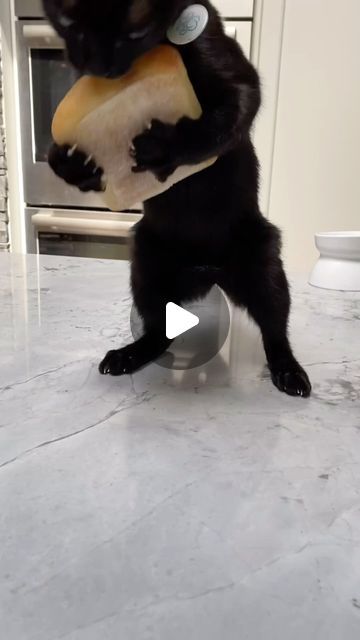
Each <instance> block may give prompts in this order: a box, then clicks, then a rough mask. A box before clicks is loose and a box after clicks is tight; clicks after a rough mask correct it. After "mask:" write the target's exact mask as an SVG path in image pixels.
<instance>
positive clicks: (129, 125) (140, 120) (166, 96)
mask: <svg viewBox="0 0 360 640" xmlns="http://www.w3.org/2000/svg"><path fill="white" fill-rule="evenodd" d="M183 116H188V117H190V118H193V119H197V118H199V117H200V116H201V106H200V103H199V101H198V99H197V97H196V95H195V92H194V89H193V87H192V84H191V82H190V79H189V76H188V74H187V71H186V68H185V66H184V64H183V62H182V59H181V56H180V54H179V53H178V52H177V50H176V49H174V48H173V47H170V46H168V45H161V46H159V47H157V48H156V49H154V50H152V51H151V52H150V53H147V54H145V55H143V56H142V57H141V58H139V59H138V60H137V61H136V62H135V64H134V65H133V67H132V68H131V70H130V71H129V72H128V73H127V74H125V75H124V76H122V77H120V78H116V79H106V78H97V77H90V76H84V77H82V78H81V79H80V80H79V81H78V82H77V83H76V84H75V85H74V86H73V87H72V89H71V90H70V92H69V93H68V94H67V95H66V96H65V98H64V100H63V101H62V102H61V104H60V105H59V107H58V109H57V111H56V113H55V116H54V120H53V126H52V134H53V138H54V140H55V142H56V143H57V144H59V145H63V144H68V145H70V146H73V145H75V144H77V145H78V147H79V149H80V150H81V151H84V152H85V153H87V154H89V155H92V156H93V158H94V161H95V162H96V164H97V165H98V166H100V167H102V168H103V170H104V181H105V191H104V200H105V204H106V206H108V207H109V208H110V209H113V210H115V211H119V210H122V209H129V208H131V207H132V206H133V205H134V204H135V203H137V202H143V201H145V200H148V199H149V198H151V197H153V196H155V195H158V194H159V193H162V192H163V191H166V190H167V189H169V188H170V187H171V186H172V185H173V184H175V183H176V182H179V181H180V180H183V179H184V178H186V177H188V176H190V175H192V174H193V173H196V172H198V171H201V170H202V169H204V168H206V167H208V166H210V165H211V164H212V163H213V162H214V160H211V161H207V162H204V163H202V164H199V165H196V166H182V167H179V168H178V169H177V170H176V171H175V173H174V174H173V175H172V176H171V177H170V178H169V179H168V180H167V181H166V182H165V183H161V182H159V180H158V179H157V178H156V177H155V176H154V174H153V173H151V172H149V171H146V172H145V173H133V172H132V170H131V168H132V166H133V165H134V159H133V158H132V157H131V156H130V152H129V150H130V147H131V144H132V140H133V139H134V138H135V137H136V136H137V135H138V134H140V133H143V131H144V130H145V129H146V127H147V126H148V125H149V123H150V122H151V120H152V119H154V118H155V119H158V120H161V121H163V122H165V123H170V124H175V123H176V122H177V121H178V120H179V119H180V118H182V117H183Z"/></svg>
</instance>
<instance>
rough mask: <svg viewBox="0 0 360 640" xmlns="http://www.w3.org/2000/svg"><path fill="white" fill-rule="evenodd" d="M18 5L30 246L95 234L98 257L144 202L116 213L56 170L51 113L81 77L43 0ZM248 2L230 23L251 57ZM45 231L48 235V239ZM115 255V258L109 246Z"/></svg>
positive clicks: (125, 231) (125, 232)
mask: <svg viewBox="0 0 360 640" xmlns="http://www.w3.org/2000/svg"><path fill="white" fill-rule="evenodd" d="M0 1H1V0H0ZM237 1H238V0H236V2H237ZM234 2H235V0H234ZM14 3H15V4H14V6H15V14H16V38H17V62H18V64H17V67H18V80H19V103H20V111H21V147H22V165H23V177H24V199H25V216H26V224H25V228H26V242H27V250H28V251H29V252H35V251H38V250H40V251H42V250H45V247H46V250H47V251H51V247H53V248H54V251H55V250H56V251H59V250H60V247H61V246H62V247H63V250H64V251H65V247H68V248H69V247H71V251H74V252H75V251H77V250H78V251H80V244H81V243H84V242H86V238H88V239H89V237H90V236H91V242H90V241H89V245H90V244H91V247H90V246H89V252H90V254H91V255H93V256H94V257H96V256H97V255H98V252H97V249H98V247H99V243H100V244H101V246H102V250H101V257H103V251H104V250H105V249H104V247H105V245H106V242H105V243H104V238H105V239H106V238H107V237H108V238H109V243H108V246H109V247H110V245H112V246H113V245H114V238H115V237H117V238H118V239H119V243H121V242H122V243H124V245H125V246H126V243H127V237H128V236H129V234H130V232H131V229H132V227H133V225H134V223H135V222H136V221H137V220H139V219H140V217H141V206H139V207H138V208H136V209H135V210H134V211H132V212H119V213H116V214H113V213H111V212H109V211H107V210H106V209H104V206H103V202H102V200H101V199H100V197H99V196H98V195H96V194H87V195H84V194H82V193H81V192H80V191H78V190H77V189H75V188H72V187H69V186H67V185H66V184H65V183H64V182H63V181H62V180H60V179H58V178H57V177H56V176H55V175H54V174H53V173H52V172H51V170H50V168H49V167H48V165H47V162H46V156H47V151H48V149H49V147H50V144H51V133H50V131H51V121H52V117H53V114H54V111H55V109H56V107H57V105H58V103H59V102H60V100H61V99H62V98H63V96H64V95H65V94H66V93H67V91H68V90H69V88H70V87H71V86H72V84H73V83H74V81H75V80H76V73H75V71H74V70H73V69H72V68H71V67H70V66H69V64H68V63H67V61H66V55H65V51H64V44H63V41H62V40H61V39H60V38H59V37H58V36H57V34H56V32H55V31H54V30H53V29H52V27H51V26H50V25H49V23H48V22H47V20H46V19H45V15H44V14H43V10H42V3H41V1H40V0H14ZM217 4H219V5H220V2H218V3H217ZM243 4H244V18H245V17H246V19H240V15H239V19H236V20H234V19H231V20H229V21H226V22H225V26H226V29H227V31H228V33H229V35H231V36H232V37H234V38H236V39H237V40H238V41H239V42H240V44H241V45H242V47H243V50H244V52H245V54H247V55H250V42H251V33H252V22H251V19H249V16H250V13H249V12H248V11H249V7H250V4H251V0H244V2H243ZM220 6H222V0H221V5H220ZM233 6H235V5H234V4H233V3H232V2H231V3H230V5H229V7H228V10H229V11H231V12H232V11H233V9H232V7H233ZM245 6H246V7H247V10H246V11H245ZM240 13H241V12H239V14H240ZM233 15H236V12H235V13H233ZM44 234H47V236H46V243H45V242H44V237H45V236H44ZM51 234H52V236H53V238H52V239H53V242H52V241H51ZM106 234H109V235H108V236H107V235H106ZM116 234H117V235H116ZM76 236H78V240H79V242H78V243H77V242H76ZM79 236H81V237H82V240H81V241H80V238H79ZM96 238H97V239H98V240H99V243H97V241H96ZM69 239H70V240H69ZM81 246H83V244H82V245H81ZM105 253H106V251H105ZM125 253H126V252H125ZM110 254H111V257H113V253H112V252H110V250H109V255H110ZM74 255H75V254H74ZM121 255H122V256H123V255H124V251H121Z"/></svg>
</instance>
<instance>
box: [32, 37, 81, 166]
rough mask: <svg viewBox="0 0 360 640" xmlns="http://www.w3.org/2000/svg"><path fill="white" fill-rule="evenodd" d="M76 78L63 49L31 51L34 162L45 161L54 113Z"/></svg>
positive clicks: (49, 143)
mask: <svg viewBox="0 0 360 640" xmlns="http://www.w3.org/2000/svg"><path fill="white" fill-rule="evenodd" d="M77 79H78V74H77V72H76V71H75V70H73V69H72V68H71V67H70V65H69V64H68V63H67V62H66V59H65V51H64V50H63V49H31V82H32V97H33V104H32V106H33V136H34V155H35V158H34V160H35V162H46V160H47V154H48V150H49V147H50V145H51V142H52V140H51V123H52V119H53V116H54V113H55V111H56V108H57V106H58V104H59V102H61V100H62V99H63V97H64V96H65V95H66V93H67V92H68V91H69V90H70V88H71V87H72V86H73V84H74V83H75V82H76V80H77Z"/></svg>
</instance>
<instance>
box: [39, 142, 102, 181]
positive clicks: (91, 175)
mask: <svg viewBox="0 0 360 640" xmlns="http://www.w3.org/2000/svg"><path fill="white" fill-rule="evenodd" d="M48 162H49V165H50V167H51V168H52V170H53V171H54V173H56V175H57V176H59V178H62V179H63V180H65V182H67V183H68V184H71V185H73V186H75V187H78V189H80V191H103V190H104V185H103V179H102V178H103V173H104V172H103V170H102V169H101V167H98V166H97V165H96V164H95V162H94V160H93V158H92V157H91V156H88V155H86V153H84V152H83V151H81V150H80V149H78V148H77V146H76V145H75V146H73V147H70V146H69V145H58V144H55V143H54V144H53V145H52V146H51V148H50V150H49V154H48Z"/></svg>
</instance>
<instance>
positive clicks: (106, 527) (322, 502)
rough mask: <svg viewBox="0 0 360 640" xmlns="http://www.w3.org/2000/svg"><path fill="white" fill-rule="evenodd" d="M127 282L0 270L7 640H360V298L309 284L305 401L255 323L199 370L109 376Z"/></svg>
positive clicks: (294, 326)
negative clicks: (281, 383)
mask: <svg viewBox="0 0 360 640" xmlns="http://www.w3.org/2000/svg"><path fill="white" fill-rule="evenodd" d="M128 281H129V273H128V265H127V264H126V263H119V262H112V261H101V260H81V259H70V258H60V257H41V258H38V257H36V256H27V257H20V256H5V255H0V326H1V332H0V407H1V408H0V442H1V446H0V523H1V524H0V556H1V561H0V615H1V620H2V627H3V628H4V629H6V640H30V639H31V640H59V639H60V638H66V639H67V640H100V639H101V640H104V639H105V638H106V639H107V640H119V638H121V640H150V639H151V640H152V639H153V640H170V639H171V640H184V639H185V638H186V640H203V639H204V640H205V639H206V640H219V638H224V640H238V639H239V638H250V639H251V640H252V639H256V640H265V639H266V640H268V639H269V638H274V639H275V638H276V639H277V640H278V639H279V640H280V639H284V640H285V639H286V640H287V639H288V638H291V639H292V640H300V639H303V638H306V637H308V638H314V639H315V638H316V640H339V639H340V638H346V640H355V639H356V640H357V638H358V637H359V628H360V546H359V541H360V495H359V493H360V443H359V438H360V369H359V366H360V340H359V327H360V295H359V294H353V293H352V294H344V293H340V292H329V291H322V290H318V289H312V288H311V287H309V286H308V285H307V284H306V280H305V278H304V277H296V278H293V279H292V288H293V311H292V321H291V333H292V336H293V342H294V346H295V351H296V353H297V355H298V356H299V358H300V359H301V361H302V363H303V364H304V365H305V366H306V367H307V369H308V371H309V374H310V375H311V378H312V382H313V386H314V393H313V396H312V398H311V399H310V400H308V401H306V400H303V399H293V398H289V397H287V396H285V395H282V394H280V393H279V392H278V391H277V390H276V389H275V388H274V387H273V386H272V385H271V383H270V381H269V379H268V374H267V371H266V368H265V366H264V362H265V360H264V354H263V350H262V346H261V340H260V337H259V333H258V331H257V329H256V328H255V327H254V326H253V325H252V324H251V323H250V322H249V321H248V320H247V318H246V316H245V314H243V313H242V312H240V311H236V312H235V314H234V319H233V329H232V333H231V336H230V338H229V340H228V342H227V344H226V345H225V347H224V350H223V352H222V353H221V354H220V355H218V356H217V357H216V358H215V359H214V360H212V361H211V362H210V363H209V364H208V365H206V366H204V367H202V368H201V369H195V370H190V371H186V372H184V373H182V372H171V371H168V370H166V369H163V368H161V367H159V366H158V365H156V364H154V365H152V366H150V367H148V368H146V369H144V370H143V371H141V372H140V373H138V374H137V375H135V376H133V377H131V378H119V379H114V378H109V377H101V376H100V375H99V374H98V372H97V364H98V362H99V360H100V359H101V358H102V356H103V355H104V353H105V352H106V350H107V349H109V348H111V347H112V345H114V346H120V345H121V344H124V343H125V342H126V341H127V340H128V339H129V337H130V328H129V311H130V306H131V295H130V291H129V284H128ZM4 639H5V636H4Z"/></svg>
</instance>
